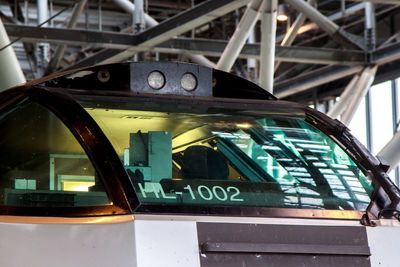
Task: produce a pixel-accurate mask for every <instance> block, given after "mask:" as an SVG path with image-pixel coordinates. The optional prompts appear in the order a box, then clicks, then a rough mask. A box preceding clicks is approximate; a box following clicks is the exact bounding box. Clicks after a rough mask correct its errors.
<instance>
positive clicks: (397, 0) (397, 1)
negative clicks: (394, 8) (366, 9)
mask: <svg viewBox="0 0 400 267" xmlns="http://www.w3.org/2000/svg"><path fill="white" fill-rule="evenodd" d="M337 1H340V0H337ZM352 1H354V2H372V3H374V4H389V5H400V0H352Z"/></svg>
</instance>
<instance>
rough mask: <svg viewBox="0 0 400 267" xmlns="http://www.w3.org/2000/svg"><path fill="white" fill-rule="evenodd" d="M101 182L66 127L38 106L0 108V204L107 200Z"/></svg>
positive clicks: (56, 204) (106, 202)
mask: <svg viewBox="0 0 400 267" xmlns="http://www.w3.org/2000/svg"><path fill="white" fill-rule="evenodd" d="M110 204H111V201H110V200H109V198H108V197H107V194H106V192H105V190H104V186H103V184H102V182H101V180H100V179H99V177H98V175H97V173H96V171H95V170H94V167H93V166H92V164H91V162H90V161H89V159H88V157H87V155H86V154H85V152H84V150H83V149H82V147H81V146H80V144H79V143H78V141H77V140H76V139H75V137H74V136H73V135H72V133H71V132H70V131H69V129H68V128H67V127H66V126H65V125H64V124H63V122H62V121H61V120H60V119H58V118H57V117H56V116H55V115H54V114H53V113H52V112H50V111H49V110H47V109H46V108H44V107H43V106H41V105H39V104H37V103H34V102H26V103H22V104H19V105H17V106H15V107H14V108H12V109H9V110H6V111H1V112H0V205H7V206H21V207H83V206H102V205H110Z"/></svg>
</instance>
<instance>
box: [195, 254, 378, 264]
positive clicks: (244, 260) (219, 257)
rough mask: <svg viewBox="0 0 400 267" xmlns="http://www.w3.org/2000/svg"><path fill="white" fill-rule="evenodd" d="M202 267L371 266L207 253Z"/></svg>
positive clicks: (358, 260)
mask: <svg viewBox="0 0 400 267" xmlns="http://www.w3.org/2000/svg"><path fill="white" fill-rule="evenodd" d="M200 262H201V266H202V267H239V266H240V267H261V266H262V267H266V266H268V267H270V266H271V267H278V266H279V267H300V266H304V267H314V266H318V267H325V266H336V267H339V266H340V267H343V266H360V267H361V266H371V265H370V262H369V258H368V257H353V256H331V255H293V254H291V255H288V254H264V253H260V254H251V253H207V254H202V255H201V259H200Z"/></svg>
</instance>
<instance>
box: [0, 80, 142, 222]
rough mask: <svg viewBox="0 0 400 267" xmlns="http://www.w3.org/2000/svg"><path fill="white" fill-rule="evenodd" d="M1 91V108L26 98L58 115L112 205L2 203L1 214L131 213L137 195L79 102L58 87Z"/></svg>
mask: <svg viewBox="0 0 400 267" xmlns="http://www.w3.org/2000/svg"><path fill="white" fill-rule="evenodd" d="M0 95H1V97H0V99H1V101H0V110H3V109H6V108H8V107H12V106H14V105H19V104H21V103H23V102H26V101H29V102H35V103H37V104H39V105H41V106H43V107H44V108H46V109H47V110H49V112H52V113H53V114H54V115H55V116H56V117H57V118H58V119H60V121H61V122H62V123H64V125H65V126H66V127H67V128H68V129H69V130H70V132H71V133H72V134H73V136H74V137H75V139H76V140H77V141H78V143H79V144H80V145H81V147H82V148H83V150H84V151H85V153H86V155H87V156H88V158H89V160H90V162H91V163H92V165H93V167H94V169H95V170H96V172H97V173H98V175H99V177H100V179H101V180H102V182H103V183H104V187H105V190H106V193H107V195H108V197H109V198H110V200H111V201H112V204H111V205H105V206H82V207H22V206H6V205H1V206H0V215H16V216H52V217H59V216H61V217H78V216H105V215H123V214H131V213H132V208H131V203H135V202H137V199H135V197H136V195H135V194H132V192H130V194H129V190H130V189H131V190H133V188H132V186H131V184H130V181H129V178H128V177H127V174H126V172H125V170H124V169H123V166H122V165H121V164H120V163H119V159H118V156H117V155H116V153H115V151H114V149H113V148H112V146H111V144H110V143H109V142H108V139H107V138H106V137H105V136H104V134H103V132H102V131H101V129H100V128H99V126H98V125H97V123H96V122H95V121H94V120H93V119H92V117H91V116H90V115H89V114H87V113H86V111H85V110H84V109H83V108H82V107H81V106H80V105H79V104H78V103H76V102H75V101H74V100H73V99H72V98H71V97H70V96H68V95H67V94H65V93H63V92H61V91H57V90H47V89H44V88H40V87H19V88H14V89H11V90H8V91H5V92H3V93H2V94H0ZM120 165H121V166H120ZM127 192H128V194H127Z"/></svg>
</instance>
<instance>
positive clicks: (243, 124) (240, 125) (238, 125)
mask: <svg viewBox="0 0 400 267" xmlns="http://www.w3.org/2000/svg"><path fill="white" fill-rule="evenodd" d="M236 126H237V127H239V128H249V127H250V125H249V124H247V123H240V124H236Z"/></svg>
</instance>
